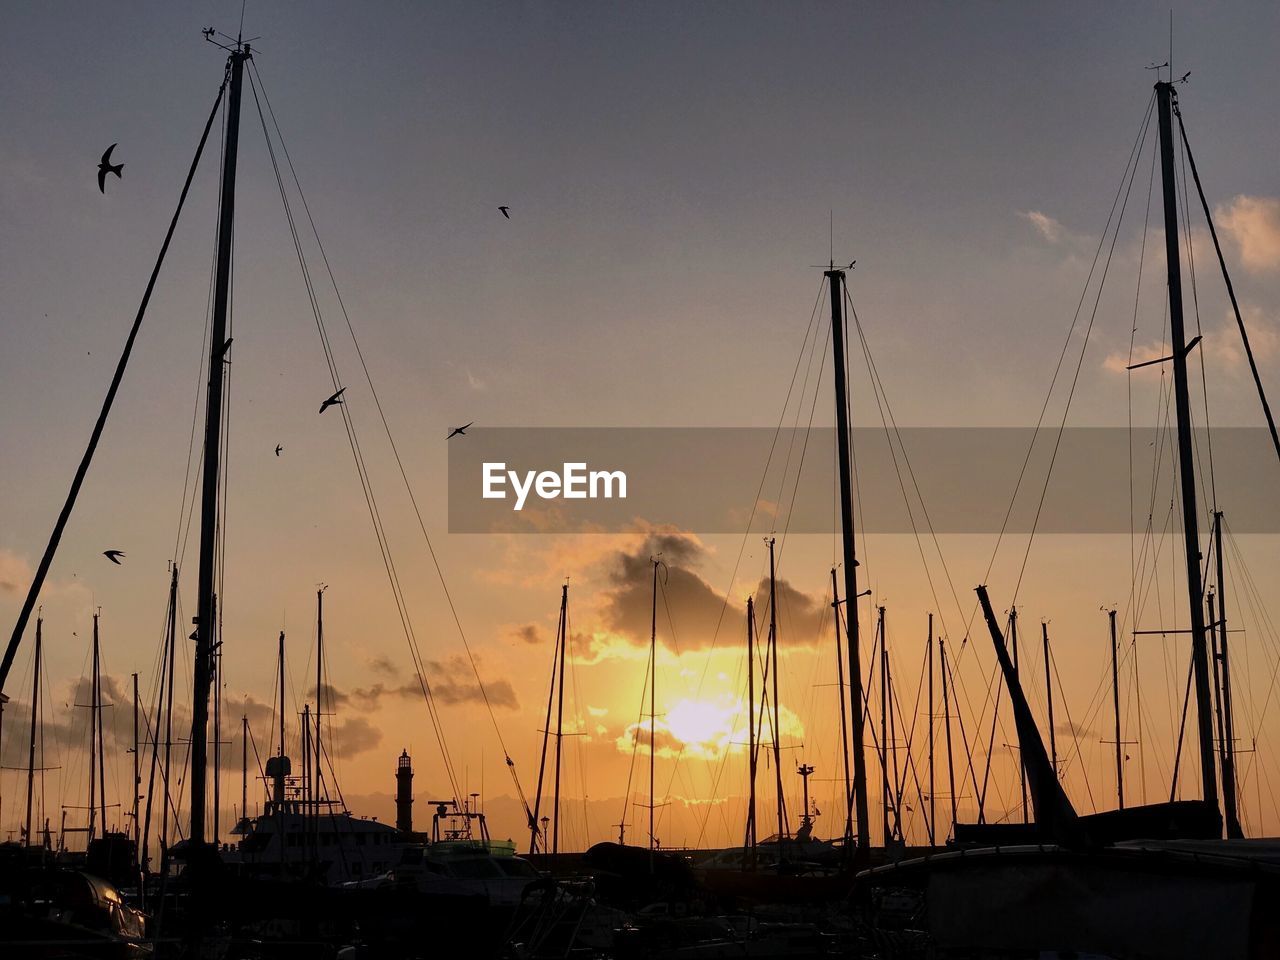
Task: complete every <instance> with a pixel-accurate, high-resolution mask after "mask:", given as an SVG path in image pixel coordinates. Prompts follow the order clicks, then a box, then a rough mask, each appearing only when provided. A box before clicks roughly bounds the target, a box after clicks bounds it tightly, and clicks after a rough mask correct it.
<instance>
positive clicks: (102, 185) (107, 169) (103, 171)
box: [98, 143, 124, 193]
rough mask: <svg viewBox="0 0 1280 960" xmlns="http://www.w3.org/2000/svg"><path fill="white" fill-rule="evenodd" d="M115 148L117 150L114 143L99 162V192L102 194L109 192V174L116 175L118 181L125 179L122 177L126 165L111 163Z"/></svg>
mask: <svg viewBox="0 0 1280 960" xmlns="http://www.w3.org/2000/svg"><path fill="white" fill-rule="evenodd" d="M115 148H116V145H115V144H114V143H113V144H112V145H111V146H109V147H107V151H106V153H104V154H103V155H102V159H101V160H99V161H98V191H99V192H101V193H106V192H107V174H108V173H114V174H115V175H116V179H117V180H122V179H124V178H123V176H122V175H121V174H122V173H123V171H124V164H123V163H117V164H114V165H113V164H112V163H111V151H112V150H114V149H115Z"/></svg>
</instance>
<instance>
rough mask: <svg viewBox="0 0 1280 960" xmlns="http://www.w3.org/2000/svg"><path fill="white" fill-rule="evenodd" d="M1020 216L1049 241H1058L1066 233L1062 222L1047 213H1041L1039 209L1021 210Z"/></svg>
mask: <svg viewBox="0 0 1280 960" xmlns="http://www.w3.org/2000/svg"><path fill="white" fill-rule="evenodd" d="M1018 216H1020V217H1022V219H1024V220H1026V221H1027V222H1028V223H1030V224H1031V225H1032V226H1033V227H1035V228H1036V232H1037V233H1039V234H1040V236H1041V237H1042V238H1043V239H1044V240H1046V241H1047V242H1049V243H1057V242H1058V241H1060V240H1061V239H1062V238H1063V237H1064V236H1065V235H1066V230H1065V229H1064V228H1063V226H1062V224H1061V223H1059V222H1058V221H1057V220H1055V219H1054V218H1053V217H1051V216H1049V215H1048V214H1047V213H1041V212H1040V211H1039V210H1019V211H1018Z"/></svg>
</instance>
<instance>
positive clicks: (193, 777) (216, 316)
mask: <svg viewBox="0 0 1280 960" xmlns="http://www.w3.org/2000/svg"><path fill="white" fill-rule="evenodd" d="M249 55H250V54H249V45H248V44H244V45H243V46H239V45H237V47H236V49H234V50H232V51H231V56H230V58H229V59H228V69H229V72H230V74H231V89H230V97H229V99H228V101H227V126H226V136H225V140H224V148H223V156H222V190H221V194H220V196H221V204H220V209H219V211H218V259H217V266H216V269H215V273H214V289H213V322H212V324H211V327H212V330H211V334H210V339H209V391H208V394H207V397H206V400H205V427H204V464H203V470H202V476H201V487H200V497H201V502H200V574H199V587H198V589H199V595H198V600H197V607H196V611H197V612H196V651H195V670H194V681H193V688H192V693H191V697H192V701H191V773H190V786H191V830H190V833H189V837H190V840H191V844H192V845H193V846H195V847H200V846H202V845H203V844H204V842H205V829H204V825H205V797H206V777H207V774H208V748H209V687H210V683H211V677H210V673H211V671H212V668H213V643H214V633H215V622H214V609H213V604H214V599H213V591H214V584H215V581H216V575H217V563H218V534H219V523H218V500H219V493H220V490H219V486H220V484H219V479H220V477H221V463H220V460H221V453H222V399H223V381H224V373H225V371H224V358H223V354H224V353H225V352H226V342H227V308H228V305H229V303H230V299H231V237H232V232H233V227H234V225H235V208H236V158H237V154H238V149H239V145H240V89H241V86H242V83H243V80H244V62H245V60H247V59H248V58H249Z"/></svg>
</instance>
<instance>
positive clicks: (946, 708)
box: [938, 637, 957, 833]
mask: <svg viewBox="0 0 1280 960" xmlns="http://www.w3.org/2000/svg"><path fill="white" fill-rule="evenodd" d="M938 664H939V666H940V667H941V670H942V722H943V724H944V725H945V727H946V732H947V789H948V791H949V792H950V794H951V828H952V829H953V830H954V829H955V825H956V820H957V810H956V764H955V759H954V757H953V755H952V752H951V698H950V695H949V693H948V687H947V645H946V643H945V642H944V641H943V639H942V638H941V637H939V638H938ZM947 832H948V833H950V832H951V831H950V830H949V831H947Z"/></svg>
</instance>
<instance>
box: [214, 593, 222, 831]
mask: <svg viewBox="0 0 1280 960" xmlns="http://www.w3.org/2000/svg"><path fill="white" fill-rule="evenodd" d="M213 622H214V630H215V631H217V632H216V634H215V639H214V642H213V655H212V660H213V664H212V666H213V680H212V684H213V845H214V846H215V847H216V846H217V845H218V843H219V841H220V837H219V831H218V826H219V824H220V818H219V816H218V815H219V813H220V812H221V811H220V808H221V806H222V614H221V613H219V612H218V595H217V594H216V593H215V594H214V595H213Z"/></svg>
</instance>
